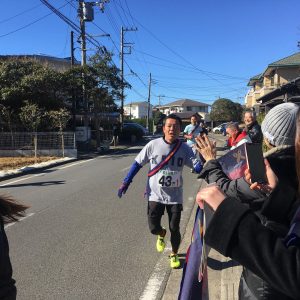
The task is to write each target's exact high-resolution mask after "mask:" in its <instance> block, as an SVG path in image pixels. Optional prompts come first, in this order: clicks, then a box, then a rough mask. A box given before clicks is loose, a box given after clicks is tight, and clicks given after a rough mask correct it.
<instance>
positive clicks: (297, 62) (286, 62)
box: [268, 52, 300, 67]
mask: <svg viewBox="0 0 300 300" xmlns="http://www.w3.org/2000/svg"><path fill="white" fill-rule="evenodd" d="M283 66H300V52H297V53H295V54H292V55H290V56H288V57H285V58H282V59H280V60H277V61H275V62H273V63H271V64H269V65H268V67H283Z"/></svg>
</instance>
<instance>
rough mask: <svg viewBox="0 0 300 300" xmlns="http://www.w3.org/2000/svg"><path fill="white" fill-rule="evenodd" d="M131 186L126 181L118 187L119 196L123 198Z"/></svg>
mask: <svg viewBox="0 0 300 300" xmlns="http://www.w3.org/2000/svg"><path fill="white" fill-rule="evenodd" d="M128 187H129V184H128V183H126V182H123V183H122V185H121V186H120V187H119V189H118V197H119V198H122V196H123V194H126V191H127V189H128Z"/></svg>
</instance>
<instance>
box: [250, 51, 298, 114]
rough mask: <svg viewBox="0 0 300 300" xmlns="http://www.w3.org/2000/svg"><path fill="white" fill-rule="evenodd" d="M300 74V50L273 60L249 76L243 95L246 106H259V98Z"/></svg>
mask: <svg viewBox="0 0 300 300" xmlns="http://www.w3.org/2000/svg"><path fill="white" fill-rule="evenodd" d="M299 76H300V52H297V53H294V54H292V55H290V56H288V57H285V58H282V59H280V60H278V61H275V62H273V63H271V64H269V65H268V66H267V68H266V69H265V70H264V71H263V72H262V73H261V74H258V75H256V76H253V77H252V78H250V80H249V82H248V86H250V87H251V88H250V90H249V91H248V93H247V95H246V97H245V104H246V107H248V108H250V107H254V108H258V107H259V105H260V104H259V101H260V100H259V99H261V98H262V97H264V96H265V95H267V94H268V93H270V92H272V91H274V90H276V89H277V88H280V87H281V86H283V85H285V84H287V83H288V82H290V81H292V80H293V79H295V78H297V77H299Z"/></svg>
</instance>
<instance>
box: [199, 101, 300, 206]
mask: <svg viewBox="0 0 300 300" xmlns="http://www.w3.org/2000/svg"><path fill="white" fill-rule="evenodd" d="M297 111H298V106H297V105H296V104H294V103H283V104H280V105H277V106H276V107H274V108H273V109H271V110H270V111H269V113H268V114H267V115H266V117H265V119H264V121H263V123H262V127H263V134H264V140H265V143H266V145H267V147H268V149H269V150H268V151H267V152H266V153H264V157H265V158H267V159H268V161H269V163H270V165H271V167H272V169H273V170H274V171H275V174H276V175H277V177H278V178H279V180H280V182H283V183H285V184H289V185H291V186H293V187H294V188H295V189H297V186H298V183H297V180H296V168H295V146H294V140H295V133H296V114H297ZM276 120H278V121H276ZM283 120H285V122H283ZM276 122H277V124H275V125H274V123H276ZM206 140H207V141H205V140H203V139H202V140H201V139H197V142H198V144H199V145H200V146H201V147H202V149H201V150H200V153H201V154H202V156H203V158H204V160H205V161H206V163H205V164H204V167H203V170H202V172H201V173H200V175H199V178H202V179H204V180H205V181H206V182H207V183H213V182H216V183H217V184H218V185H219V186H220V188H221V189H222V190H223V191H224V192H225V193H226V194H227V195H228V196H232V197H240V196H241V195H242V196H243V201H244V202H245V203H248V204H249V205H250V207H251V208H253V209H254V210H255V211H259V210H260V209H261V205H262V203H263V202H264V198H265V195H261V193H259V192H257V191H253V190H251V189H250V188H249V185H248V183H247V182H246V181H245V178H239V179H237V180H230V179H229V178H228V177H227V175H226V174H225V173H224V172H223V170H222V167H221V165H220V164H219V162H218V160H217V159H216V147H215V144H213V143H211V142H210V141H209V139H208V138H206ZM203 146H204V147H203Z"/></svg>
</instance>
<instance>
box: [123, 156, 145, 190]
mask: <svg viewBox="0 0 300 300" xmlns="http://www.w3.org/2000/svg"><path fill="white" fill-rule="evenodd" d="M141 168H142V166H141V165H140V164H138V163H137V162H136V161H135V162H134V163H133V164H132V166H131V168H130V170H129V172H128V173H127V175H126V177H125V178H124V182H126V183H128V184H129V183H131V182H132V179H133V177H134V176H135V175H136V174H137V172H138V171H139V170H140V169H141Z"/></svg>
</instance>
